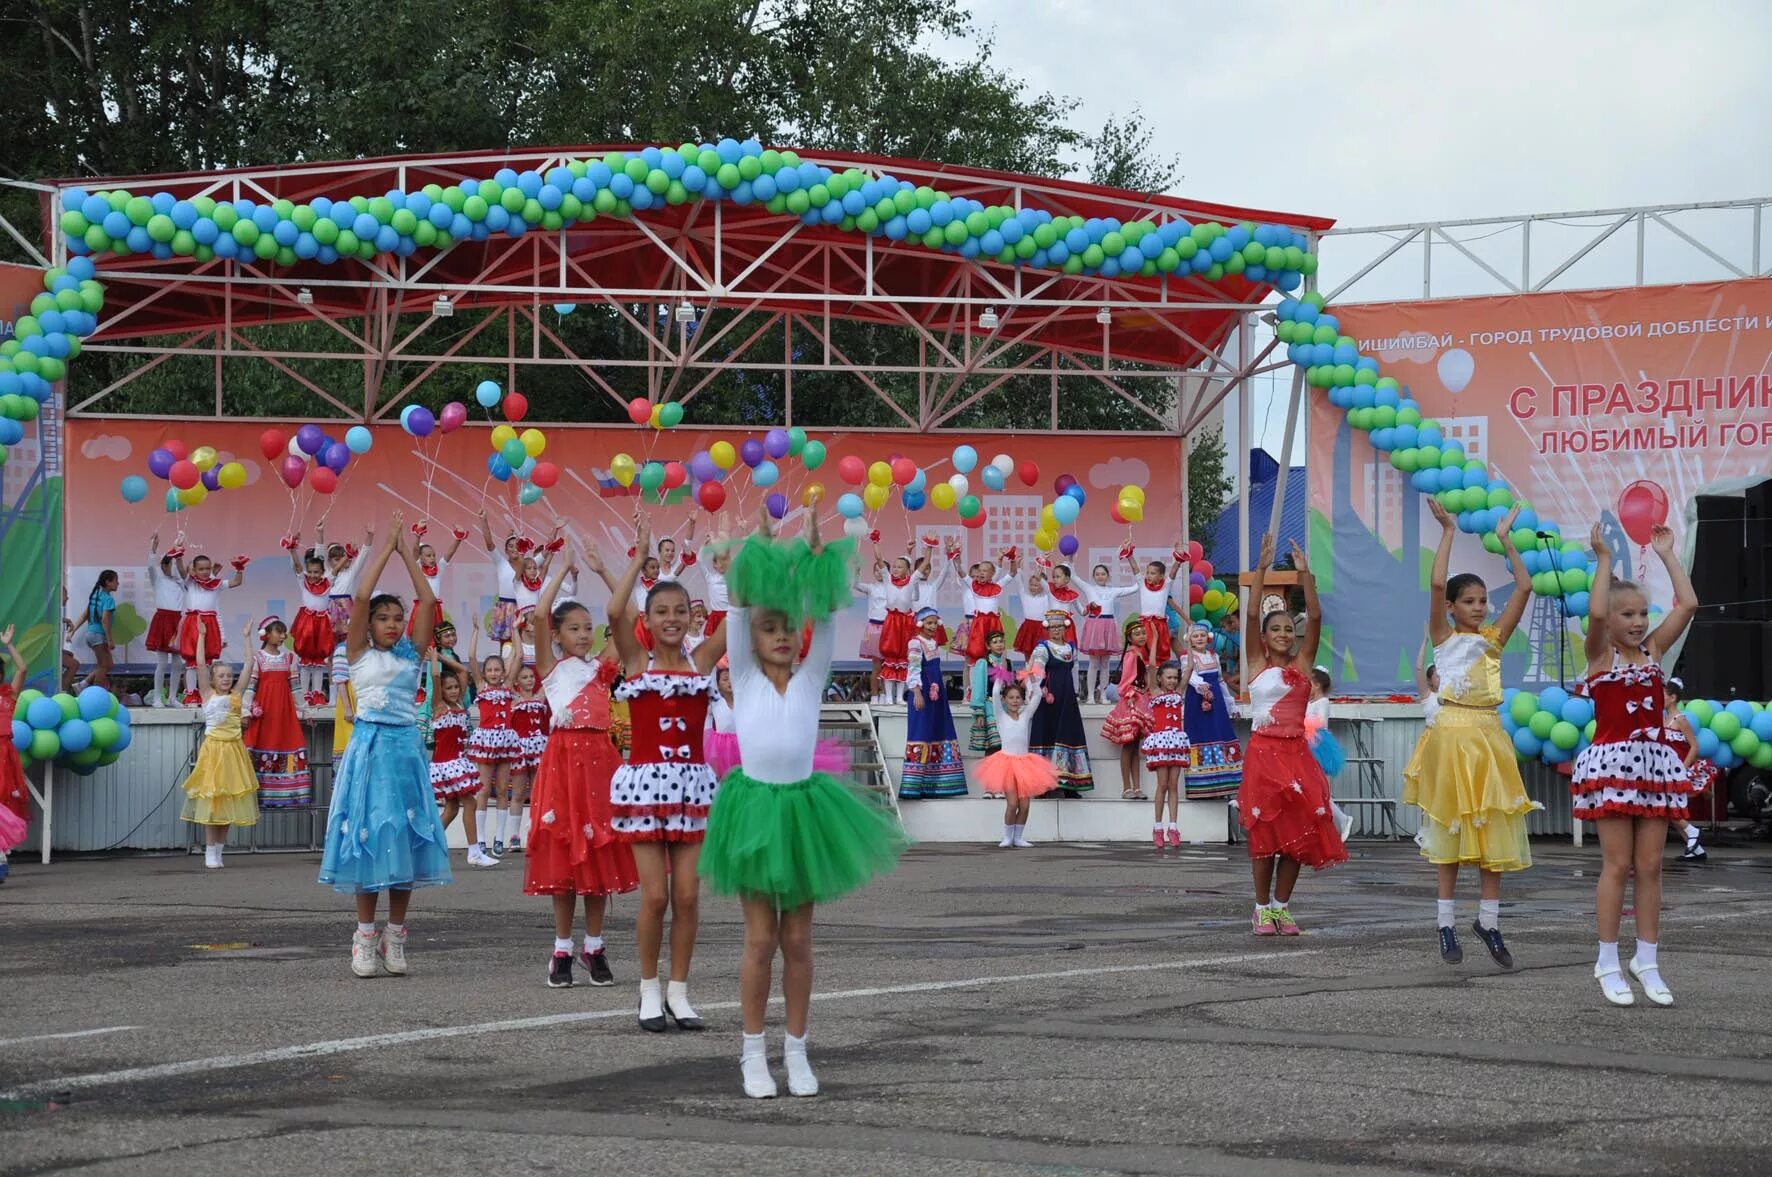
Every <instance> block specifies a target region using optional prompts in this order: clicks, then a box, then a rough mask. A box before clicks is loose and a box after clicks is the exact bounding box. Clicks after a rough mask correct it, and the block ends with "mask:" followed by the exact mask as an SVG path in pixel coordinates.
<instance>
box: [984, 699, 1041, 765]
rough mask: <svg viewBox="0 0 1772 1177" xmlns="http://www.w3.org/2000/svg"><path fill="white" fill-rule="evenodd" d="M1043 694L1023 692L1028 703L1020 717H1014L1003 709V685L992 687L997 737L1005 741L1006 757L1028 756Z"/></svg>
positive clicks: (1023, 707) (1025, 704)
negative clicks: (1036, 714)
mask: <svg viewBox="0 0 1772 1177" xmlns="http://www.w3.org/2000/svg"><path fill="white" fill-rule="evenodd" d="M1041 694H1042V692H1040V691H1034V690H1027V691H1023V692H1022V697H1023V698H1025V699H1026V700H1027V702H1025V703H1023V704H1022V707H1021V714H1020V715H1019V716H1012V715H1010V714H1009V712H1007V711H1005V710H1004V709H1003V684H1002V683H1001V682H998V683H995V684H993V685H992V686H991V706H992V708H993V709H994V710H995V712H996V716H997V736H998V738H999V739H1001V740H1002V741H1003V752H1004V754H1005V755H1008V756H1026V755H1027V754H1028V744H1029V742H1030V741H1031V740H1032V738H1033V732H1034V712H1036V711H1038V710H1039V709H1040V696H1041Z"/></svg>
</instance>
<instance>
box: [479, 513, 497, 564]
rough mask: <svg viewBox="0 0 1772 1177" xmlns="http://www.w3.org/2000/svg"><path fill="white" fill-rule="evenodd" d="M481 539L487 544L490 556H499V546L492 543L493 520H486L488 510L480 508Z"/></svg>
mask: <svg viewBox="0 0 1772 1177" xmlns="http://www.w3.org/2000/svg"><path fill="white" fill-rule="evenodd" d="M480 538H481V539H482V540H484V541H485V543H486V551H487V552H488V554H490V555H493V556H496V555H498V545H497V544H495V543H493V542H492V520H490V519H488V518H486V508H485V507H481V508H480Z"/></svg>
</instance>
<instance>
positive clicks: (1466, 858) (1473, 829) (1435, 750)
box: [1403, 625, 1544, 871]
mask: <svg viewBox="0 0 1772 1177" xmlns="http://www.w3.org/2000/svg"><path fill="white" fill-rule="evenodd" d="M1499 638H1500V635H1499V633H1498V632H1497V631H1496V628H1495V627H1494V626H1492V625H1486V626H1484V627H1483V628H1482V629H1481V630H1479V631H1478V632H1476V633H1456V632H1455V633H1453V634H1452V636H1451V637H1449V638H1447V639H1446V640H1445V641H1444V642H1442V643H1440V644H1439V645H1438V646H1435V647H1434V665H1435V666H1436V667H1437V668H1438V669H1439V672H1440V691H1439V701H1440V704H1441V706H1440V708H1439V713H1438V715H1437V716H1436V717H1434V718H1433V719H1430V720H1429V726H1428V729H1427V730H1426V731H1425V732H1423V733H1422V736H1421V739H1420V740H1419V741H1418V742H1417V743H1416V745H1415V754H1414V755H1413V756H1411V757H1410V758H1409V766H1408V767H1407V768H1405V769H1404V770H1403V803H1404V804H1406V805H1415V806H1419V807H1420V809H1421V833H1422V838H1421V843H1422V846H1421V853H1422V857H1424V858H1426V859H1427V860H1428V861H1429V862H1433V863H1441V864H1445V863H1470V864H1472V865H1475V866H1479V867H1481V868H1483V869H1484V870H1491V871H1516V870H1525V869H1526V868H1527V867H1529V866H1531V865H1532V847H1531V844H1530V842H1529V841H1528V838H1527V834H1526V814H1528V813H1531V812H1532V811H1533V810H1534V809H1542V808H1544V807H1543V806H1542V805H1540V804H1538V803H1537V802H1535V801H1533V800H1532V799H1530V798H1529V797H1527V796H1526V784H1525V782H1524V781H1523V780H1521V779H1520V766H1519V763H1518V761H1517V760H1516V759H1515V757H1514V746H1513V743H1512V742H1511V741H1509V740H1508V738H1507V733H1506V732H1505V731H1503V730H1502V727H1501V716H1500V715H1499V714H1497V712H1496V708H1497V707H1498V706H1499V705H1500V703H1501V643H1500V640H1499Z"/></svg>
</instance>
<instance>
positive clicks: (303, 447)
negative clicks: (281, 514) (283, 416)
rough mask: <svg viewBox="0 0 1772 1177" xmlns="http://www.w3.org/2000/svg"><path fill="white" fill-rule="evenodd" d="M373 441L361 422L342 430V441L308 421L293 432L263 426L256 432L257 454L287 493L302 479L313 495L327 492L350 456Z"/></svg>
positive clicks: (365, 449)
mask: <svg viewBox="0 0 1772 1177" xmlns="http://www.w3.org/2000/svg"><path fill="white" fill-rule="evenodd" d="M374 444H375V435H374V434H373V433H371V432H370V431H369V430H368V429H365V428H364V427H363V426H361V425H353V426H351V427H350V428H349V429H347V430H345V436H344V440H343V441H340V440H339V439H337V438H335V437H333V436H332V435H330V434H329V433H327V432H326V431H325V430H324V429H322V428H320V426H318V425H315V424H311V423H310V424H307V425H303V426H301V427H300V428H299V429H297V430H296V431H295V432H294V433H293V434H285V433H284V432H283V431H282V430H281V429H267V430H265V431H264V432H263V433H261V434H259V435H258V450H259V453H261V454H263V455H264V456H265V461H267V462H269V463H270V464H271V466H272V468H273V469H275V470H276V471H277V477H278V478H279V479H281V480H282V482H283V485H284V486H286V487H288V488H289V490H290V493H291V494H294V492H296V491H298V490H300V489H301V485H302V483H303V482H306V483H307V484H308V485H309V486H311V487H313V488H314V491H315V493H317V494H323V495H329V494H331V493H332V492H333V491H335V490H337V489H338V482H339V478H340V476H341V475H343V474H344V472H345V469H346V467H348V466H349V465H350V464H351V459H352V458H354V457H356V456H357V455H358V454H366V453H368V452H369V450H370V447H371V446H373V445H374Z"/></svg>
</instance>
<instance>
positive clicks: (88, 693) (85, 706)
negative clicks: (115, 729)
mask: <svg viewBox="0 0 1772 1177" xmlns="http://www.w3.org/2000/svg"><path fill="white" fill-rule="evenodd" d="M75 702H76V704H78V706H79V708H80V718H81V719H84V720H86V721H87V722H89V723H90V722H91V721H92V720H95V719H103V718H104V717H105V716H107V715H109V714H110V713H111V707H112V706H113V705H115V703H116V702H117V700H116V697H115V696H113V695H112V694H111V692H109V691H107V690H105V689H104V688H103V687H87V688H86V689H85V690H83V691H81V692H80V694H79V696H78V697H77V698H76V699H75ZM64 743H65V741H64ZM76 751H78V749H76Z"/></svg>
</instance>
